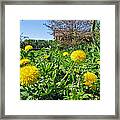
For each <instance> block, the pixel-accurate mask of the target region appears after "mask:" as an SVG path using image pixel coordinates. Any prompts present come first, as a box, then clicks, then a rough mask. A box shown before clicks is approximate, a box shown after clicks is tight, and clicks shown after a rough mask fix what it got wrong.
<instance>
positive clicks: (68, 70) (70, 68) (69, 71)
mask: <svg viewBox="0 0 120 120" xmlns="http://www.w3.org/2000/svg"><path fill="white" fill-rule="evenodd" d="M74 64H75V62H74V63H73V64H72V66H71V67H70V69H69V70H68V71H67V73H66V74H65V76H64V77H63V78H62V80H61V81H63V80H64V79H65V78H66V77H67V76H68V74H69V72H70V71H71V69H72V68H73V66H74Z"/></svg>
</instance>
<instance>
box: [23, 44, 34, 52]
mask: <svg viewBox="0 0 120 120" xmlns="http://www.w3.org/2000/svg"><path fill="white" fill-rule="evenodd" d="M31 49H33V47H32V46H31V45H26V46H25V51H29V50H31Z"/></svg>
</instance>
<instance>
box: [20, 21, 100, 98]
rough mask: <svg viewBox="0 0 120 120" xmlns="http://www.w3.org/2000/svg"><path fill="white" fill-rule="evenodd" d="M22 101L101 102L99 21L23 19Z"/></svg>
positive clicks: (21, 31) (21, 29) (21, 32)
mask: <svg viewBox="0 0 120 120" xmlns="http://www.w3.org/2000/svg"><path fill="white" fill-rule="evenodd" d="M20 99H21V100H100V21H99V20H20Z"/></svg>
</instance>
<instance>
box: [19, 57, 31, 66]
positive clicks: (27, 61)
mask: <svg viewBox="0 0 120 120" xmlns="http://www.w3.org/2000/svg"><path fill="white" fill-rule="evenodd" d="M29 62H30V60H29V59H25V58H24V59H21V60H20V65H25V64H28V63H29Z"/></svg>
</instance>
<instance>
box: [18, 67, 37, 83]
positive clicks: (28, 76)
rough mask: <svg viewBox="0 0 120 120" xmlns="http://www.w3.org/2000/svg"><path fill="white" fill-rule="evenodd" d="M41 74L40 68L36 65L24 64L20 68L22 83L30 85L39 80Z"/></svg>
mask: <svg viewBox="0 0 120 120" xmlns="http://www.w3.org/2000/svg"><path fill="white" fill-rule="evenodd" d="M38 75H39V71H38V68H36V67H35V66H24V67H21V68H20V84H21V85H29V84H33V83H34V82H36V81H37V78H38Z"/></svg>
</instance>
